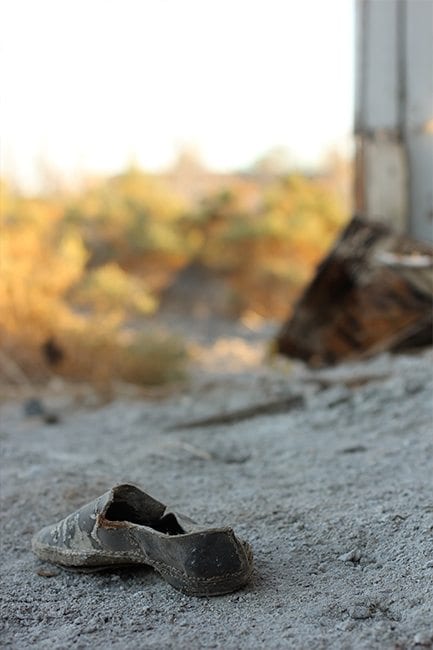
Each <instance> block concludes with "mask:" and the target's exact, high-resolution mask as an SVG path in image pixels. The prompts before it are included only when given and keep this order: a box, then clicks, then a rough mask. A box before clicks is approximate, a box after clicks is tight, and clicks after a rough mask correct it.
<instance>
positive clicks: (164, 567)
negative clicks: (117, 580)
mask: <svg viewBox="0 0 433 650" xmlns="http://www.w3.org/2000/svg"><path fill="white" fill-rule="evenodd" d="M39 548H40V549H41V550H46V551H52V550H53V549H52V547H51V546H47V545H45V544H39ZM58 554H59V555H64V556H65V555H66V556H69V557H72V556H74V557H76V558H89V557H92V554H88V553H77V552H76V551H71V550H70V549H62V550H61V551H60V552H58ZM95 555H97V554H96V553H95V554H93V556H95ZM105 555H106V557H110V558H112V559H118V558H124V557H125V558H130V557H132V558H136V559H138V560H141V562H143V564H146V563H147V564H149V565H150V566H152V567H154V568H155V569H156V570H157V571H158V572H159V573H161V575H163V576H164V574H168V575H170V576H172V577H173V578H181V579H182V578H183V579H185V580H186V581H187V582H193V583H197V584H203V583H206V584H218V583H220V582H223V581H224V580H225V579H226V578H229V577H230V578H237V577H238V576H241V575H242V574H244V573H246V574H248V573H249V572H250V571H251V566H250V561H249V562H248V565H249V566H247V571H245V570H244V569H239V571H235V572H234V573H223V574H221V575H219V576H215V577H211V578H200V577H197V576H189V575H188V574H187V573H185V572H183V571H180V570H179V569H175V568H174V567H171V566H170V565H169V564H165V563H164V562H159V561H158V560H150V559H149V558H148V557H147V556H146V555H145V554H144V553H136V552H134V551H115V552H111V553H109V552H106V553H105ZM146 560H147V562H146ZM248 560H250V557H248ZM88 566H92V565H88ZM109 568H110V567H109V566H107V569H109ZM248 569H249V570H250V571H248Z"/></svg>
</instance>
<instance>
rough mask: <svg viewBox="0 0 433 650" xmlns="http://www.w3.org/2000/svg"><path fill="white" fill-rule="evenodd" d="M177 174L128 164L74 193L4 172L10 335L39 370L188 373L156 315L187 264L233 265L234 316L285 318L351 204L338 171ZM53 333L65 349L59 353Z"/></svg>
mask: <svg viewBox="0 0 433 650" xmlns="http://www.w3.org/2000/svg"><path fill="white" fill-rule="evenodd" d="M207 174H208V176H209V172H207ZM169 181H170V177H169V176H167V177H166V178H165V179H164V178H163V177H155V176H151V175H149V174H145V173H144V172H142V171H140V170H139V169H136V168H131V169H128V170H126V171H125V172H124V173H122V174H120V175H119V176H117V177H114V178H109V179H99V180H98V179H97V180H92V181H91V180H88V181H87V182H86V184H85V186H83V187H82V188H81V189H80V190H79V191H76V192H74V193H73V192H66V191H64V192H59V191H53V192H52V193H50V194H45V195H43V196H42V195H41V196H37V197H33V196H25V195H22V194H20V193H19V192H17V191H13V190H12V189H11V187H8V185H7V184H6V183H4V182H3V183H2V184H1V199H2V205H1V242H0V246H1V248H0V256H1V257H0V264H1V275H0V345H1V350H2V354H3V355H6V356H7V358H8V359H10V360H13V363H15V364H17V366H18V367H19V368H20V369H21V370H22V371H23V372H24V373H26V374H27V375H28V376H39V377H41V378H42V377H47V376H49V375H50V374H52V373H55V374H60V375H64V376H67V377H69V378H72V379H88V380H90V381H92V382H93V383H95V384H96V385H101V386H105V387H107V386H108V385H109V383H110V381H111V379H112V378H113V377H115V378H118V379H122V380H124V381H128V382H133V383H139V384H158V383H163V382H166V381H170V380H173V379H178V378H179V377H180V376H181V375H182V372H183V370H184V364H185V358H186V356H185V349H184V346H183V345H182V343H181V342H180V341H179V340H177V339H175V338H173V337H170V336H168V335H162V334H157V333H153V334H152V332H151V331H149V327H148V321H149V318H148V317H149V316H150V315H152V314H155V313H156V312H157V310H158V303H159V298H160V295H161V292H162V291H163V290H164V289H165V288H167V287H168V286H170V284H171V282H172V281H173V279H174V277H175V276H176V273H177V272H178V271H179V270H180V269H182V268H184V267H186V266H187V265H188V264H191V263H193V262H194V263H199V264H200V265H202V266H203V267H205V268H207V269H208V270H210V271H212V273H214V274H215V276H217V277H220V278H222V279H223V280H224V282H225V283H226V284H227V286H228V288H229V289H230V291H231V293H232V295H233V296H234V300H233V310H232V313H231V315H232V316H233V315H235V316H239V317H241V316H242V314H243V313H246V312H248V313H251V312H254V313H257V314H258V315H260V316H261V317H263V318H283V317H285V316H286V315H287V314H288V313H289V311H290V308H291V306H292V305H293V301H294V300H295V299H296V297H297V296H298V295H299V293H300V291H301V290H302V288H303V287H304V286H305V283H306V282H308V280H309V279H310V277H311V275H312V273H313V272H314V268H315V266H316V265H317V263H318V262H319V260H320V259H321V258H322V257H323V255H324V254H325V253H326V251H327V250H328V249H329V247H330V245H331V244H332V242H333V240H334V239H335V237H336V235H337V234H338V232H339V230H340V229H341V227H342V225H343V224H344V222H345V220H346V219H347V218H348V206H347V205H346V204H345V200H344V197H342V194H341V192H340V191H338V187H337V185H336V184H335V183H333V182H332V178H331V177H330V176H329V175H328V176H324V177H322V178H320V179H318V178H315V179H314V178H313V179H309V178H306V177H305V176H300V175H287V174H286V175H283V176H277V177H275V176H274V177H272V178H271V179H270V178H269V177H266V178H265V179H263V178H261V177H260V176H257V175H256V176H255V175H254V173H253V172H252V173H251V174H250V175H247V174H245V175H243V176H224V177H220V178H219V182H218V183H217V182H215V183H214V188H213V189H209V190H208V191H207V192H206V195H205V196H202V197H201V198H200V199H194V200H192V199H191V198H190V197H186V195H185V194H182V193H180V192H178V191H177V188H175V187H174V185H173V184H172V185H171V186H170V182H169ZM47 340H55V341H56V343H57V344H58V345H59V346H60V347H61V349H62V350H63V352H64V355H63V357H62V361H61V362H59V363H58V364H57V365H55V367H49V364H48V365H47V363H46V360H44V358H43V354H42V353H41V349H43V345H44V342H46V341H47Z"/></svg>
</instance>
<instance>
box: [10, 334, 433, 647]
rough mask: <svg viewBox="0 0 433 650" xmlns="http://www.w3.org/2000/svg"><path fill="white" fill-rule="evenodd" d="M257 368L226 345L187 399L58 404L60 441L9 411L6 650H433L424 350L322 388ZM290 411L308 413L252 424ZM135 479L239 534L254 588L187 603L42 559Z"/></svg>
mask: <svg viewBox="0 0 433 650" xmlns="http://www.w3.org/2000/svg"><path fill="white" fill-rule="evenodd" d="M239 351H240V353H239ZM238 353H239V354H238ZM259 357H260V355H258V353H257V348H255V347H254V346H253V345H252V344H250V343H248V341H246V342H245V341H240V340H226V341H219V343H217V344H216V345H215V346H213V348H212V349H211V351H210V352H209V353H207V355H206V354H205V355H204V356H203V357H202V359H201V369H200V370H199V371H198V372H197V373H196V375H195V378H194V379H193V381H192V382H191V385H190V386H189V387H188V388H187V389H186V388H185V389H183V390H182V391H181V392H177V393H174V394H172V395H171V396H169V397H166V398H161V397H160V398H159V399H151V400H149V399H148V400H137V399H127V398H122V399H118V400H117V401H115V402H114V403H112V404H109V405H106V406H103V407H100V408H95V407H91V406H90V405H87V406H86V405H85V404H84V405H83V406H81V407H79V408H77V407H73V405H72V404H70V403H68V398H67V396H65V395H63V394H62V391H61V390H60V388H59V387H57V391H58V394H57V396H56V395H55V394H54V392H53V394H52V395H51V396H50V397H49V399H48V401H49V400H50V399H51V406H53V407H54V408H57V409H59V412H60V414H61V422H60V423H58V424H55V425H45V424H43V423H42V422H41V421H40V420H38V419H37V418H25V417H24V416H23V413H22V404H20V403H17V402H14V401H8V402H6V403H3V405H2V419H1V425H0V433H1V446H2V452H3V460H2V472H1V481H2V490H1V496H2V500H3V522H2V524H1V543H2V563H1V571H2V574H3V576H2V597H3V601H2V620H3V631H2V634H1V641H0V644H1V646H2V647H10V648H22V649H27V648H30V647H34V648H92V649H93V648H118V649H119V650H124V649H130V650H136V649H140V648H155V649H156V648H158V649H164V648H167V649H168V648H221V649H224V650H230V649H233V650H235V649H255V648H296V649H299V648H305V649H307V648H308V649H311V648H315V649H316V648H332V649H340V648H341V649H343V648H345V649H348V650H349V649H352V648H354V649H357V648H365V649H369V650H371V649H375V648H377V649H380V650H383V649H386V648H390V649H391V648H394V649H399V650H402V649H405V648H418V649H419V650H421V649H422V648H427V647H432V640H433V461H432V458H433V434H432V410H431V395H432V369H431V362H432V354H431V351H427V352H424V353H423V354H422V355H416V356H398V357H390V356H382V357H380V358H379V359H376V360H374V361H370V362H365V363H362V364H355V365H352V366H350V365H347V366H342V367H340V368H338V369H334V370H332V371H326V372H325V371H321V372H319V373H317V372H316V373H313V372H311V371H307V370H306V369H304V368H303V367H302V366H298V365H296V366H293V365H292V366H289V365H287V364H281V365H279V367H274V368H270V367H264V366H260V364H258V361H259ZM230 361H231V362H232V363H231V365H230V366H229V365H228V363H229V362H230ZM228 370H231V372H227V371H228ZM290 395H301V396H303V398H304V405H303V406H302V405H301V406H300V405H298V406H295V407H292V408H291V409H290V410H288V411H287V412H282V410H281V408H280V409H278V408H277V409H276V411H277V412H275V413H271V412H268V413H265V414H262V415H261V416H256V417H253V416H254V410H252V411H251V413H250V415H248V410H247V412H245V408H246V409H248V408H249V406H254V405H257V404H258V403H260V404H262V403H264V402H268V401H269V402H273V403H275V402H278V401H279V400H280V401H281V399H282V398H283V397H285V396H290ZM237 409H243V416H242V418H243V419H240V420H238V421H236V419H234V420H233V419H232V420H231V421H230V422H229V423H224V422H221V423H218V422H215V421H214V422H213V424H212V423H211V424H207V425H205V424H203V425H199V424H197V420H200V419H205V420H206V419H208V418H209V416H213V415H215V414H221V413H227V412H228V411H230V412H231V411H233V410H237ZM188 421H190V422H195V423H196V425H197V426H195V427H193V426H188V425H186V426H185V427H184V428H181V429H179V428H176V426H177V424H179V423H184V424H185V423H186V422H188ZM125 480H126V481H134V482H136V483H138V484H139V485H141V486H142V487H143V488H144V489H145V490H147V491H148V492H150V493H151V494H153V495H154V496H156V497H157V498H159V499H160V500H162V501H164V502H166V503H170V504H172V505H174V506H176V507H177V508H178V510H179V511H181V512H185V513H186V514H188V515H190V516H192V517H194V518H195V519H196V520H198V521H200V522H202V523H204V524H209V525H215V524H216V525H222V524H224V525H232V526H233V527H234V528H235V530H236V532H237V533H238V534H240V535H241V536H243V537H245V539H247V540H249V542H250V543H251V544H252V546H253V549H254V553H255V574H254V579H253V581H252V582H251V584H250V585H249V586H248V587H247V588H246V589H245V590H243V591H240V592H238V593H235V594H232V595H228V596H224V597H218V598H213V599H198V598H189V597H187V596H184V595H182V594H180V593H178V592H176V591H175V590H174V589H173V588H172V587H170V586H169V585H167V584H166V583H165V582H164V581H163V580H162V579H161V578H160V577H159V576H158V574H156V573H154V572H153V571H151V570H148V569H145V568H143V569H142V570H138V571H130V570H126V571H115V572H112V573H108V572H107V573H101V574H91V575H78V574H71V573H66V572H64V571H62V570H60V569H58V568H56V567H52V566H50V565H48V564H42V563H40V562H39V561H37V560H36V559H35V558H34V557H33V555H32V553H31V551H30V540H31V537H32V534H33V533H34V532H35V531H37V530H38V529H39V528H40V527H42V526H44V525H45V524H48V523H51V522H54V521H56V520H57V519H59V518H61V517H63V516H65V515H66V514H68V513H69V512H71V511H72V510H75V509H76V508H77V507H78V506H80V505H82V504H83V503H85V502H86V501H88V500H90V499H93V498H94V497H96V496H98V495H99V494H101V493H102V492H104V491H105V490H107V489H108V488H109V487H111V486H112V485H113V484H115V483H116V482H120V481H125Z"/></svg>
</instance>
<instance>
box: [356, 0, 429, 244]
mask: <svg viewBox="0 0 433 650" xmlns="http://www.w3.org/2000/svg"><path fill="white" fill-rule="evenodd" d="M356 10H357V15H356V26H357V51H356V64H357V69H356V79H357V85H356V100H355V105H356V116H355V135H356V169H355V204H356V209H357V211H358V212H360V213H362V214H364V215H365V216H367V217H368V218H370V219H374V220H376V221H382V222H385V223H388V224H389V225H390V226H392V227H393V228H394V230H396V231H398V232H406V233H409V234H411V235H413V236H414V237H417V238H419V239H425V240H433V0H357V5H356Z"/></svg>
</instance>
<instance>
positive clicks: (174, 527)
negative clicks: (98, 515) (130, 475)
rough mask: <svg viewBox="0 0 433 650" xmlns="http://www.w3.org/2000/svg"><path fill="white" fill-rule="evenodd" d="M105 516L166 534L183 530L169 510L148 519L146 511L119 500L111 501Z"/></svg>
mask: <svg viewBox="0 0 433 650" xmlns="http://www.w3.org/2000/svg"><path fill="white" fill-rule="evenodd" d="M105 518H106V519H108V520H109V521H129V522H130V523H131V524H139V525H140V526H149V527H150V528H153V529H154V530H158V531H159V532H160V533H165V534H166V535H181V534H182V533H184V532H185V531H184V529H183V528H182V527H181V526H180V525H179V523H178V521H177V519H176V517H175V516H174V515H173V514H172V513H171V512H170V513H168V514H166V515H162V516H160V517H155V518H154V519H149V517H148V516H146V513H144V514H143V513H142V512H140V510H139V509H137V508H134V506H133V505H131V504H130V503H127V502H126V501H121V500H116V501H113V503H112V504H111V505H110V506H109V508H108V510H107V512H106V513H105Z"/></svg>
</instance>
